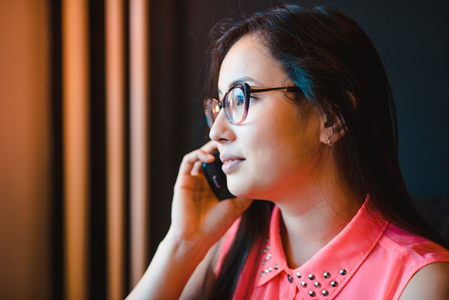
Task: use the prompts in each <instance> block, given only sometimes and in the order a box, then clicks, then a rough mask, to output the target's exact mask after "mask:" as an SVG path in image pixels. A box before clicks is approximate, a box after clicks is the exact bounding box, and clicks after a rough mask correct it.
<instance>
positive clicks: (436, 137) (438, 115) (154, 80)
mask: <svg viewBox="0 0 449 300" xmlns="http://www.w3.org/2000/svg"><path fill="white" fill-rule="evenodd" d="M278 3H281V2H280V1H256V0H251V1H249V0H248V1H245V0H241V1H237V0H184V1H176V0H164V1H161V0H153V1H150V51H151V53H150V70H151V80H150V91H151V97H150V122H151V131H150V140H151V144H150V146H151V153H150V157H151V159H150V168H151V179H150V183H149V184H150V201H151V203H150V210H151V212H150V216H151V225H150V234H151V245H150V246H151V247H150V248H151V254H153V253H154V251H155V249H156V247H157V245H158V243H159V242H160V240H161V239H162V238H163V237H164V235H165V233H166V231H167V229H168V226H169V224H170V208H171V200H172V193H173V185H174V182H175V179H176V174H177V171H178V166H179V163H180V162H181V159H182V156H183V155H184V154H185V153H187V152H189V151H192V150H193V149H195V148H197V147H199V146H201V145H202V144H203V142H204V141H205V138H206V137H207V133H206V128H205V121H204V117H203V112H202V99H203V97H204V96H205V95H204V93H203V88H204V85H203V82H204V78H205V77H204V70H203V68H204V64H205V58H206V55H205V52H206V48H207V41H208V40H207V35H208V33H209V30H210V29H211V28H212V26H213V25H214V24H215V23H216V22H217V21H219V20H220V19H222V18H224V17H229V16H234V17H238V16H240V15H242V14H248V13H251V12H253V11H258V10H260V9H264V8H267V7H269V6H272V5H274V4H278ZM289 3H298V4H304V3H307V4H317V5H318V4H331V5H334V6H337V7H340V8H342V9H343V10H344V11H345V12H346V13H347V14H348V15H349V16H351V17H352V18H353V19H355V20H356V21H357V22H358V23H359V25H360V26H361V27H362V28H363V29H364V30H365V31H366V32H367V34H368V35H369V36H370V37H371V39H372V41H373V43H374V45H375V46H376V48H377V50H378V52H379V54H380V56H381V58H382V60H383V62H384V65H385V67H386V70H387V73H388V76H389V79H390V83H391V86H392V89H393V93H394V96H395V100H396V105H397V111H398V119H399V136H400V162H401V167H402V171H403V174H404V177H405V180H406V183H407V186H408V188H409V190H410V192H411V194H412V195H413V196H414V197H415V199H416V202H417V204H418V206H419V207H420V209H422V210H423V211H424V212H428V213H432V212H438V213H439V214H440V215H439V216H436V217H435V215H434V216H432V217H430V218H433V219H435V220H437V221H436V223H435V224H437V225H438V226H441V222H443V221H445V220H447V219H448V214H447V212H446V211H444V210H440V209H439V208H438V205H441V203H442V202H441V201H444V200H448V197H449V196H448V195H449V192H448V187H449V184H448V176H447V175H446V173H447V172H448V169H449V163H448V160H447V155H446V154H447V153H448V151H447V149H448V146H449V133H448V130H449V118H448V116H447V115H448V113H449V91H448V86H449V58H448V53H449V21H448V19H447V14H448V13H449V1H446V0H430V1H422V0H421V1H415V0H365V1H363V0H346V1H330V0H329V1H307V2H304V1H303V2H301V1H289ZM445 203H447V201H446V202H443V204H445ZM446 206H447V205H446ZM438 222H440V223H438Z"/></svg>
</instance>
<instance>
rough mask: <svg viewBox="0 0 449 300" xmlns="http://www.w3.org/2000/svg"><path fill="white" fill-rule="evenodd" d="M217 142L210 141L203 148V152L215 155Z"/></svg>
mask: <svg viewBox="0 0 449 300" xmlns="http://www.w3.org/2000/svg"><path fill="white" fill-rule="evenodd" d="M217 148H218V147H217V142H215V141H209V142H207V143H206V144H204V145H203V147H201V150H203V151H205V152H207V153H214V152H215V151H216V150H217Z"/></svg>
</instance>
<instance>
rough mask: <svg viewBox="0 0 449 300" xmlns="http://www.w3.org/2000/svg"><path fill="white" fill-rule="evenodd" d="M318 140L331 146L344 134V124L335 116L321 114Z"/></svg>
mask: <svg viewBox="0 0 449 300" xmlns="http://www.w3.org/2000/svg"><path fill="white" fill-rule="evenodd" d="M320 124H321V126H320V142H321V143H323V144H326V145H328V146H332V145H333V144H334V143H336V142H337V141H338V140H340V139H341V138H342V137H343V136H344V135H345V128H344V127H345V125H344V122H343V121H341V120H340V119H339V118H338V117H337V116H335V115H332V114H325V115H321V118H320Z"/></svg>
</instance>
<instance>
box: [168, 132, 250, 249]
mask: <svg viewBox="0 0 449 300" xmlns="http://www.w3.org/2000/svg"><path fill="white" fill-rule="evenodd" d="M216 149H217V146H216V143H215V142H213V141H211V142H208V143H207V144H205V145H204V146H203V147H202V148H201V149H198V150H195V151H193V152H191V153H189V154H187V155H185V156H184V159H183V160H182V163H181V166H180V168H179V173H178V178H177V180H176V184H175V188H174V197H173V207H172V224H171V227H170V231H169V233H171V234H172V235H173V237H175V238H176V239H180V240H182V241H187V242H189V241H190V242H195V241H201V243H202V244H203V245H204V246H206V247H207V246H211V245H212V244H214V243H215V242H216V241H218V240H219V239H220V237H221V236H222V235H223V234H224V233H225V232H226V230H227V229H228V228H229V227H230V226H231V225H232V223H233V222H234V221H235V220H236V219H237V218H238V217H239V216H241V214H242V213H243V212H244V211H245V210H246V209H247V208H248V207H249V205H250V204H251V202H252V200H250V199H246V198H238V197H237V198H233V199H228V200H224V201H218V199H217V198H216V197H215V195H214V194H213V192H212V190H211V189H210V187H209V185H208V183H207V180H206V178H205V177H204V175H203V174H202V167H201V166H202V164H203V162H206V163H211V162H213V161H214V156H213V155H212V154H211V153H213V152H214V151H215V150H216Z"/></svg>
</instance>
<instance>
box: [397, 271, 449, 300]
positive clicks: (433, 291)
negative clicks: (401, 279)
mask: <svg viewBox="0 0 449 300" xmlns="http://www.w3.org/2000/svg"><path fill="white" fill-rule="evenodd" d="M448 295H449V262H437V263H433V264H430V265H427V266H425V267H423V268H422V269H420V270H419V271H418V272H417V273H416V274H415V275H414V276H413V277H412V278H411V280H410V281H409V283H408V284H407V286H406V287H405V289H404V292H403V293H402V295H401V298H400V299H402V300H413V299H434V300H438V299H441V300H443V299H448Z"/></svg>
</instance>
